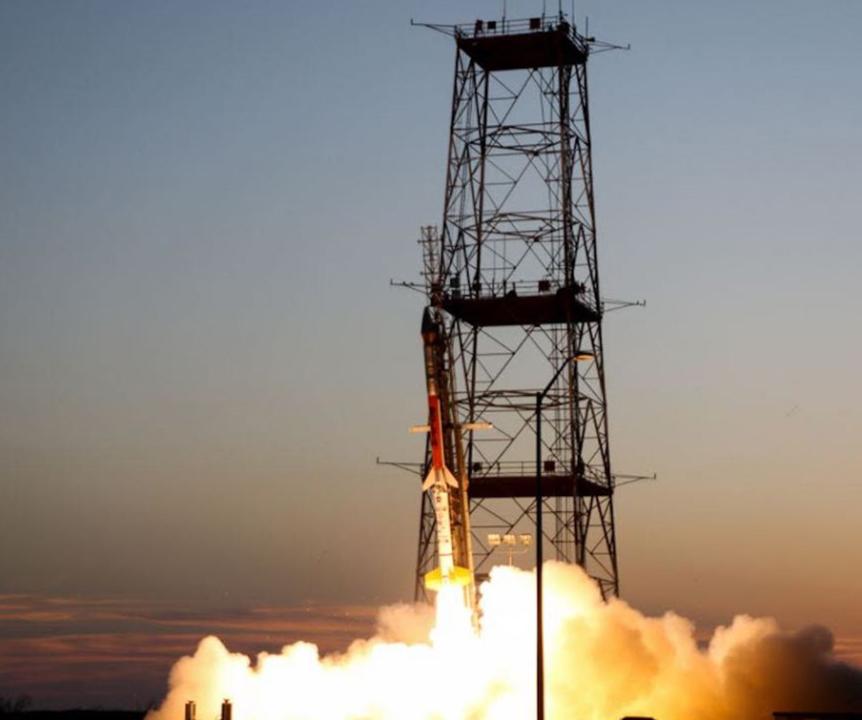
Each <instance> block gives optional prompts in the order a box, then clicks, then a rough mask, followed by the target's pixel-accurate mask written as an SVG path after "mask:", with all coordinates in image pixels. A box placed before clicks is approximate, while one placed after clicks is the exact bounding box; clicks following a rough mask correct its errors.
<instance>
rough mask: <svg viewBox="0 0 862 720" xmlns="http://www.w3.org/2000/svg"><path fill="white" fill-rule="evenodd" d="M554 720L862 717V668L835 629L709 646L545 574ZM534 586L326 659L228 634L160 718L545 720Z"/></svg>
mask: <svg viewBox="0 0 862 720" xmlns="http://www.w3.org/2000/svg"><path fill="white" fill-rule="evenodd" d="M544 577H545V583H546V586H545V632H546V636H545V662H546V670H545V673H546V692H547V697H546V709H547V717H548V718H551V719H553V720H563V719H568V718H577V719H578V720H616V719H618V718H622V717H624V716H627V715H633V716H651V717H655V718H658V720H691V719H692V718H697V719H698V720H761V719H762V720H768V719H769V718H770V717H771V713H772V712H773V711H774V710H831V711H844V712H849V711H859V710H862V668H858V667H855V666H852V665H848V664H845V663H841V662H838V661H837V660H836V659H835V658H834V656H833V654H832V647H833V638H832V634H831V633H830V631H829V630H827V629H826V628H822V627H810V628H807V629H805V630H802V631H800V632H797V633H785V632H782V631H781V630H780V629H779V628H778V626H777V624H776V623H775V621H773V620H771V619H764V618H751V617H748V616H744V615H741V616H738V617H736V618H735V619H734V620H733V622H732V623H731V624H730V625H729V626H727V627H720V628H718V629H717V630H716V631H715V632H714V634H713V636H712V638H711V639H710V641H709V643H708V644H707V645H706V646H705V647H700V646H699V645H698V642H697V640H696V639H695V632H694V625H693V624H692V623H691V622H690V621H689V620H686V619H685V618H682V617H680V616H678V615H676V614H674V613H667V614H665V615H663V616H661V617H646V616H644V615H642V614H641V613H639V612H638V611H637V610H635V609H633V608H631V607H630V606H629V605H627V604H626V603H625V602H623V601H621V600H618V599H612V600H610V601H607V602H606V601H604V600H602V598H601V595H600V593H599V591H598V589H597V587H596V586H595V585H594V584H593V582H592V581H591V580H590V579H589V578H588V577H587V576H586V575H585V573H584V572H583V571H582V570H581V569H580V568H578V567H575V566H572V565H564V564H561V563H555V562H549V563H547V564H546V573H545V576H544ZM534 593H535V575H534V574H533V573H532V572H525V571H522V570H519V569H517V568H511V567H497V568H495V569H494V570H493V571H492V573H491V578H490V580H489V581H488V582H487V583H485V584H484V585H483V586H482V588H481V627H480V629H479V630H478V631H477V630H475V629H474V628H473V626H472V624H471V621H470V616H469V613H468V612H467V611H466V609H465V608H464V607H463V604H462V602H461V595H460V590H459V589H458V588H455V587H445V586H444V587H443V588H442V590H441V592H440V593H439V594H438V598H437V607H436V615H434V614H432V611H431V610H430V609H429V608H427V607H425V606H404V605H402V606H394V607H391V608H385V609H383V610H382V611H381V614H380V622H379V631H378V633H377V634H376V635H375V637H373V638H371V639H368V640H357V641H355V642H354V643H353V644H352V645H351V646H350V648H349V649H348V650H347V651H346V652H345V653H342V654H336V655H330V656H326V657H320V655H319V653H318V650H317V648H316V647H315V646H314V645H311V644H308V643H303V642H298V643H295V644H293V645H287V646H285V647H284V648H283V649H282V651H281V653H280V654H278V655H274V654H267V653H261V654H260V655H258V657H257V660H256V661H255V662H254V663H252V661H251V659H250V658H248V657H247V656H245V655H241V654H233V653H230V652H229V651H228V650H227V649H226V648H225V647H224V645H223V644H222V643H221V642H220V641H219V640H218V639H217V638H215V637H207V638H204V639H203V640H201V642H200V644H199V646H198V648H197V650H196V651H195V654H194V655H193V656H190V657H184V658H182V659H180V660H179V661H178V662H177V663H176V665H175V666H174V668H173V670H172V671H171V674H170V680H169V692H168V695H167V698H166V699H165V701H164V703H163V704H162V706H161V707H160V708H159V709H158V710H156V711H153V712H151V713H150V714H149V715H148V718H147V720H179V719H180V718H182V716H183V708H184V705H185V702H186V701H187V700H194V701H196V703H197V706H198V708H199V717H202V718H206V719H209V718H214V717H216V716H217V715H218V712H219V708H220V706H221V702H222V700H223V699H224V698H230V699H231V700H232V701H233V705H234V717H235V718H236V720H342V719H347V718H350V719H358V718H367V719H369V720H370V719H373V720H390V719H391V720H430V719H432V718H433V719H435V720H436V719H441V718H445V719H446V720H456V719H457V720H465V719H470V720H514V719H516V718H517V720H524V718H529V717H532V716H533V715H534V713H535V687H536V686H535V594H534Z"/></svg>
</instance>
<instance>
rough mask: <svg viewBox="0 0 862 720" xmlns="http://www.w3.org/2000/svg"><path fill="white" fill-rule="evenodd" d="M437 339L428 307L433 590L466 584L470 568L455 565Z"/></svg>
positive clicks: (429, 581)
mask: <svg viewBox="0 0 862 720" xmlns="http://www.w3.org/2000/svg"><path fill="white" fill-rule="evenodd" d="M437 339H438V328H437V324H436V323H435V322H434V320H433V318H432V317H431V312H430V310H429V308H425V312H424V313H423V315H422V345H423V350H424V354H425V383H426V387H427V391H428V434H429V441H430V445H431V467H430V468H429V470H428V475H426V476H425V481H424V482H423V483H422V490H423V491H425V492H430V493H431V500H432V505H433V507H434V518H435V520H436V526H437V527H436V529H437V562H438V567H437V569H436V570H432V571H431V572H429V573H428V574H427V575H426V576H425V584H426V586H427V587H429V588H430V589H432V590H436V589H438V588H439V587H440V586H441V585H443V584H444V583H454V584H457V585H466V584H468V583H469V582H470V571H469V570H467V569H465V568H461V567H458V566H456V565H455V559H454V554H453V550H452V516H451V514H450V511H449V488H454V489H457V488H458V481H457V480H456V479H455V476H454V475H452V472H451V471H450V470H449V468H447V467H446V460H445V456H444V452H443V449H444V446H443V417H442V413H441V409H440V395H439V393H438V389H437V370H438V368H437V366H436V365H437V363H436V361H435V357H434V348H435V343H436V342H437Z"/></svg>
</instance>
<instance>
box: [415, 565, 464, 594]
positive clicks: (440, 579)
mask: <svg viewBox="0 0 862 720" xmlns="http://www.w3.org/2000/svg"><path fill="white" fill-rule="evenodd" d="M472 580H473V575H472V573H471V572H470V571H469V570H468V569H467V568H462V567H458V566H457V565H456V566H455V567H453V568H452V572H451V573H450V574H449V575H447V576H445V577H444V576H443V573H442V572H441V571H440V568H434V570H431V571H430V572H427V573H425V587H426V588H428V589H429V590H439V589H440V588H441V587H443V585H447V584H449V585H459V586H461V587H463V586H464V585H469V584H470V583H471V582H472Z"/></svg>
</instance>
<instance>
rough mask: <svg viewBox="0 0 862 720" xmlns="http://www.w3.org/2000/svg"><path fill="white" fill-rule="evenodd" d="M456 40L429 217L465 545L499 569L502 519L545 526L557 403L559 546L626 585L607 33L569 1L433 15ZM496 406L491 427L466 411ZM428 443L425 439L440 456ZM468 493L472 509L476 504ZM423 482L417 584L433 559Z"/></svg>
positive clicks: (433, 298) (467, 557)
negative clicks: (606, 156)
mask: <svg viewBox="0 0 862 720" xmlns="http://www.w3.org/2000/svg"><path fill="white" fill-rule="evenodd" d="M428 27H432V28H434V29H436V30H440V31H443V32H446V33H447V34H449V35H451V36H452V37H453V38H454V39H455V44H456V53H455V77H454V86H453V93H452V112H451V124H450V135H449V151H448V166H447V173H446V191H445V199H444V206H443V219H442V224H441V226H440V227H439V229H438V228H423V233H422V244H423V248H424V261H425V292H426V293H427V301H428V305H429V306H430V307H431V308H432V310H433V312H434V316H435V318H436V319H437V322H438V323H439V325H440V328H441V331H442V332H441V337H442V338H443V339H442V340H441V344H440V347H439V348H438V352H439V354H440V358H441V363H440V367H441V368H442V370H441V372H442V373H443V374H444V375H445V377H441V378H440V379H439V384H440V386H441V387H443V388H444V390H443V392H442V406H443V411H442V417H443V418H444V421H445V423H446V424H445V438H446V456H447V463H448V464H449V466H450V467H451V468H452V470H453V473H454V474H455V476H456V477H457V478H458V480H459V482H460V484H461V487H460V489H459V491H454V490H453V491H452V493H451V495H452V498H451V503H450V504H451V507H452V525H453V534H454V541H455V553H456V555H457V556H458V559H459V561H460V562H461V563H462V564H464V565H465V566H469V567H471V568H473V569H475V572H476V573H477V577H480V578H481V576H482V574H483V573H484V572H487V570H488V569H489V566H490V556H491V551H492V548H490V547H489V545H488V537H487V536H488V534H489V533H498V534H507V533H519V532H521V533H530V532H533V531H534V527H535V526H534V517H535V501H534V488H535V482H536V474H535V460H534V457H535V441H536V440H535V434H534V427H535V409H534V408H535V405H534V397H535V393H536V391H537V389H540V388H542V387H543V386H544V385H545V384H546V383H547V382H548V380H549V379H550V378H551V377H552V376H553V375H554V373H555V372H556V371H557V370H558V369H559V368H560V367H561V365H562V364H565V363H568V360H569V358H570V357H572V356H573V355H574V354H576V353H578V352H580V353H582V354H585V355H588V356H589V357H591V359H590V360H588V361H587V362H571V363H568V367H567V368H566V369H565V370H564V371H563V373H562V374H561V375H560V377H559V380H558V381H557V382H556V384H555V385H554V386H553V388H552V389H551V391H550V393H549V394H548V397H547V401H546V403H545V406H544V411H543V416H542V425H543V427H544V428H545V430H544V432H543V446H544V447H543V468H544V469H543V476H544V483H543V487H544V491H545V492H544V494H545V498H544V510H543V512H544V513H545V514H546V517H547V518H549V519H550V522H546V525H545V537H544V538H543V540H542V541H543V542H544V543H545V544H546V553H547V552H548V549H550V556H552V557H553V556H556V557H557V558H558V559H560V560H563V561H567V562H573V563H577V564H579V565H581V566H583V567H584V568H585V569H586V570H587V572H588V573H589V574H590V575H591V576H592V577H593V578H595V580H596V581H597V582H598V583H599V585H600V587H601V590H602V592H603V594H604V595H605V596H609V595H616V594H617V593H618V590H619V580H618V573H617V549H616V539H615V532H614V510H613V493H614V480H613V476H612V474H611V460H610V450H609V445H608V421H607V402H606V396H605V377H604V355H603V347H602V311H603V310H602V302H601V299H600V294H599V273H598V263H597V258H596V225H595V206H594V200H593V173H592V158H591V143H590V120H589V106H588V92H587V59H588V57H589V55H590V52H591V50H593V49H594V47H595V44H594V41H593V40H592V39H589V38H586V37H584V36H583V35H581V34H579V33H578V32H577V31H576V30H575V28H574V27H573V26H572V25H571V24H570V23H569V22H568V21H567V20H566V19H565V18H564V17H563V16H559V17H554V18H552V19H550V20H549V19H547V18H533V19H529V20H522V21H512V20H503V21H500V22H482V21H476V23H475V24H471V25H469V26H441V25H433V26H428ZM481 422H488V423H492V424H493V429H492V430H489V431H486V432H480V431H474V430H468V429H466V428H465V426H466V425H467V424H468V423H469V424H476V423H481ZM428 462H429V457H428V454H427V452H426V461H425V464H426V466H427V464H428ZM466 508H469V513H467V512H465V510H466ZM434 522H435V520H434V512H433V509H432V507H431V503H430V500H429V498H428V495H427V493H423V497H422V508H421V520H420V533H419V550H418V559H417V584H416V594H417V596H422V595H423V594H424V589H423V587H422V577H423V575H424V574H425V572H427V571H428V570H429V569H431V568H432V567H433V566H434V562H435V545H434Z"/></svg>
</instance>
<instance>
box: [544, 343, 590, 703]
mask: <svg viewBox="0 0 862 720" xmlns="http://www.w3.org/2000/svg"><path fill="white" fill-rule="evenodd" d="M594 357H595V356H594V355H593V354H592V353H591V352H587V351H583V350H576V351H575V353H574V354H573V355H571V356H569V357H567V358H566V360H565V361H564V362H563V363H562V364H561V365H560V367H559V368H558V369H557V372H555V373H554V377H552V378H551V380H550V382H549V383H548V384H547V385H545V389H544V390H542V391H541V392H537V393H536V720H545V642H544V632H543V621H542V561H543V558H542V555H543V553H542V545H543V539H544V537H543V535H542V497H543V495H542V403H543V402H544V400H545V398H546V397H547V395H548V393H549V392H550V391H551V388H552V387H553V385H554V383H555V382H557V378H558V377H560V373H562V372H563V370H565V369H566V368H567V367H568V366H569V363H571V362H578V361H581V360H592V359H593V358H594Z"/></svg>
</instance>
